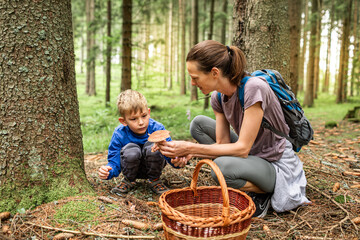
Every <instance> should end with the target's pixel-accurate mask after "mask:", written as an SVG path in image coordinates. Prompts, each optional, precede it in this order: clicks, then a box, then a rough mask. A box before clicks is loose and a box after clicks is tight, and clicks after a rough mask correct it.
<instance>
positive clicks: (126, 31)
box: [121, 0, 132, 91]
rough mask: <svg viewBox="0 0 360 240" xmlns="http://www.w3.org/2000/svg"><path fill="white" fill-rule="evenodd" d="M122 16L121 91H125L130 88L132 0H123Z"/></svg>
mask: <svg viewBox="0 0 360 240" xmlns="http://www.w3.org/2000/svg"><path fill="white" fill-rule="evenodd" d="M122 16H123V24H122V29H123V33H122V45H123V47H122V57H121V60H122V68H121V91H125V90H126V89H131V57H132V56H131V48H132V47H131V44H132V41H131V33H132V30H131V29H132V0H123V6H122Z"/></svg>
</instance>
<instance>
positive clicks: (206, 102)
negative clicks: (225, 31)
mask: <svg viewBox="0 0 360 240" xmlns="http://www.w3.org/2000/svg"><path fill="white" fill-rule="evenodd" d="M214 8H215V0H211V3H210V22H209V33H208V39H212V37H213V32H214V12H215V11H214ZM209 98H210V94H206V95H205V99H204V110H205V109H208V108H209Z"/></svg>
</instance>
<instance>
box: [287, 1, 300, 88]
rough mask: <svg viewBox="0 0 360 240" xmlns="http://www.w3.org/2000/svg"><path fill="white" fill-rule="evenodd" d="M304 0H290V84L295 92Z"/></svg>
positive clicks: (297, 78)
mask: <svg viewBox="0 0 360 240" xmlns="http://www.w3.org/2000/svg"><path fill="white" fill-rule="evenodd" d="M301 5H302V0H289V22H290V79H289V84H290V87H291V89H292V90H293V92H294V93H295V94H297V91H298V80H299V53H300V27H301Z"/></svg>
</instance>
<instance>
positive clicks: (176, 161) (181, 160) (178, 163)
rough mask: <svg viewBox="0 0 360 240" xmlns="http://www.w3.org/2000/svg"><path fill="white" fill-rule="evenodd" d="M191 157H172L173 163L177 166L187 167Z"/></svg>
mask: <svg viewBox="0 0 360 240" xmlns="http://www.w3.org/2000/svg"><path fill="white" fill-rule="evenodd" d="M190 159H191V155H187V156H182V157H176V158H173V159H171V163H172V164H174V166H175V167H185V165H186V164H187V162H188V161H189V160H190Z"/></svg>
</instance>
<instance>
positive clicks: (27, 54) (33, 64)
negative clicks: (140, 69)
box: [0, 0, 92, 213]
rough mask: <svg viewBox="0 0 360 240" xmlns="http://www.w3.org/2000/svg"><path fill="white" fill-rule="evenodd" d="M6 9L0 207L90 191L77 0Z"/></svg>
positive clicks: (0, 52)
mask: <svg viewBox="0 0 360 240" xmlns="http://www.w3.org/2000/svg"><path fill="white" fill-rule="evenodd" d="M0 16H1V17H0V26H1V27H0V43H1V44H0V45H1V46H0V56H1V57H0V76H1V81H0V103H1V104H0V129H1V131H0V159H1V160H0V196H1V197H0V212H3V211H11V212H13V213H15V212H16V211H17V210H18V209H21V208H24V209H34V208H35V207H36V206H37V205H40V204H43V203H47V202H51V201H55V200H57V199H61V198H65V197H68V196H72V195H78V194H80V193H81V194H84V193H88V192H92V189H91V186H90V184H89V182H88V180H87V179H86V175H85V170H84V153H83V144H82V134H81V126H80V116H79V105H78V100H77V92H76V79H75V57H74V42H73V32H72V30H73V28H72V17H71V1H70V0H64V1H59V2H56V4H55V3H54V2H53V1H24V2H22V3H21V4H20V3H18V4H14V2H12V1H2V3H1V7H0ZM40 16H41V17H40ZM45 19H46V21H45ZM24 20H26V24H25V25H24V23H25V22H24ZM40 22H41V24H40ZM19 26H22V28H21V29H20V28H19Z"/></svg>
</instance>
